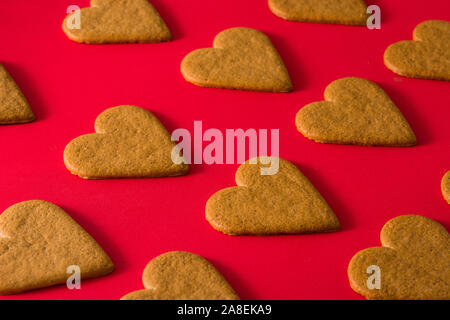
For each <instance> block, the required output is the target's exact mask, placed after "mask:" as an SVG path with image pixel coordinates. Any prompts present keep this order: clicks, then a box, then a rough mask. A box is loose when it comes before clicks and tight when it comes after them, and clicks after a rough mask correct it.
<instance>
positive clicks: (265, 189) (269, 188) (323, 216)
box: [206, 157, 340, 235]
mask: <svg viewBox="0 0 450 320" xmlns="http://www.w3.org/2000/svg"><path fill="white" fill-rule="evenodd" d="M269 163H270V164H269ZM276 163H278V170H274V171H273V172H272V174H262V171H261V168H269V167H273V168H276V165H275V166H274V164H276ZM235 178H236V184H237V187H231V188H226V189H222V190H220V191H218V192H216V193H215V194H213V195H212V196H211V197H210V198H209V200H208V202H207V203H206V219H207V220H208V221H209V223H210V224H211V226H212V227H213V228H214V229H216V230H218V231H220V232H223V233H225V234H229V235H274V234H300V233H314V232H331V231H337V230H339V228H340V225H339V221H338V219H337V218H336V216H335V215H334V213H333V211H332V210H331V208H330V207H329V206H328V204H327V203H326V201H325V200H324V199H323V198H322V196H321V195H320V194H319V192H318V191H317V190H316V189H315V188H314V186H313V185H312V184H311V182H310V181H309V180H308V179H307V178H306V177H305V176H304V175H303V174H302V173H301V172H300V170H298V169H297V167H296V166H294V165H293V164H292V163H290V162H289V161H286V160H283V159H278V158H273V157H262V158H261V157H260V158H255V159H251V160H248V161H246V162H245V163H243V164H242V165H241V166H240V167H239V168H238V170H237V171H236V177H235Z"/></svg>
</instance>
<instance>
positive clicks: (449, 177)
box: [441, 171, 450, 204]
mask: <svg viewBox="0 0 450 320" xmlns="http://www.w3.org/2000/svg"><path fill="white" fill-rule="evenodd" d="M441 190H442V195H443V196H444V199H445V200H446V201H447V202H448V203H449V204H450V171H447V173H446V174H445V175H444V177H443V178H442V182H441Z"/></svg>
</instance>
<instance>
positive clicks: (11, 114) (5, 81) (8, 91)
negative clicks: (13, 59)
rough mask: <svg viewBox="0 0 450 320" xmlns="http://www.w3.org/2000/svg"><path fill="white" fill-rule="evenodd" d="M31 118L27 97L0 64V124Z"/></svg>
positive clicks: (24, 121)
mask: <svg viewBox="0 0 450 320" xmlns="http://www.w3.org/2000/svg"><path fill="white" fill-rule="evenodd" d="M33 120H34V114H33V111H31V108H30V106H29V105H28V102H27V99H25V97H24V95H23V94H22V91H20V89H19V87H18V86H17V84H16V83H15V82H14V80H13V79H12V78H11V76H10V75H9V73H8V71H6V69H5V68H4V67H3V66H2V65H1V64H0V124H13V123H26V122H31V121H33Z"/></svg>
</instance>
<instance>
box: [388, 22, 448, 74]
mask: <svg viewBox="0 0 450 320" xmlns="http://www.w3.org/2000/svg"><path fill="white" fill-rule="evenodd" d="M413 39H414V40H413V41H410V40H408V41H400V42H397V43H394V44H391V45H390V46H389V47H388V48H387V49H386V51H385V52H384V64H385V65H386V67H388V68H389V69H390V70H392V71H393V72H395V73H397V74H400V75H402V76H406V77H411V78H423V79H434V80H447V81H450V22H447V21H441V20H429V21H425V22H422V23H420V24H419V25H417V27H416V28H415V29H414V32H413Z"/></svg>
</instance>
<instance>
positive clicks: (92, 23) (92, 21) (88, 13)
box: [62, 0, 172, 44]
mask: <svg viewBox="0 0 450 320" xmlns="http://www.w3.org/2000/svg"><path fill="white" fill-rule="evenodd" d="M76 14H80V15H81V17H80V22H81V23H80V26H79V27H80V28H79V29H78V28H76V27H75V26H72V23H71V20H72V19H74V15H76ZM62 28H63V30H64V32H65V34H66V35H67V37H68V38H69V39H71V40H73V41H76V42H81V43H90V44H103V43H134V42H141V43H145V42H162V41H169V40H171V39H172V36H171V34H170V31H169V29H168V28H167V26H166V24H165V22H164V20H163V19H162V18H161V16H160V15H159V13H158V12H157V11H156V10H155V8H154V7H153V6H152V5H151V4H150V3H149V2H148V0H91V7H89V8H83V9H81V11H80V12H78V13H77V12H74V13H71V14H69V15H68V16H67V17H66V18H65V19H64V22H63V26H62Z"/></svg>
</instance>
